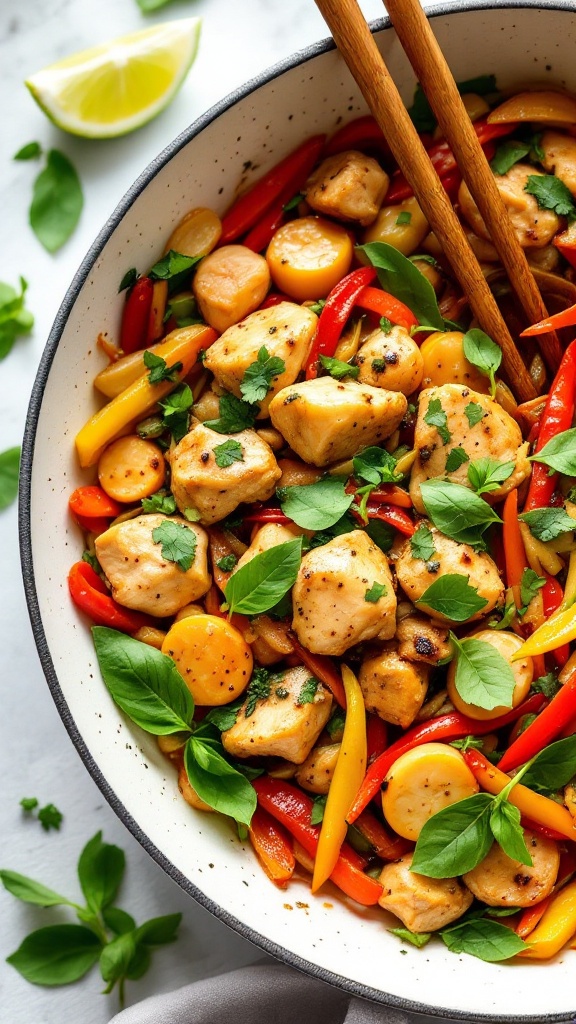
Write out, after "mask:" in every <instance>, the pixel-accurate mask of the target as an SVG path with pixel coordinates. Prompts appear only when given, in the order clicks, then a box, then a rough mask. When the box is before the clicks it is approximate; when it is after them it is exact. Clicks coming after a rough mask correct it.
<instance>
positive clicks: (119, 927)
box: [102, 907, 136, 935]
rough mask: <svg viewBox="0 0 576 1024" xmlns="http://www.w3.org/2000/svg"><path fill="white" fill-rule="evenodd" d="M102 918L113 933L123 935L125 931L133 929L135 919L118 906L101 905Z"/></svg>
mask: <svg viewBox="0 0 576 1024" xmlns="http://www.w3.org/2000/svg"><path fill="white" fill-rule="evenodd" d="M102 920H103V921H104V924H105V925H106V927H107V928H109V929H110V931H112V932H114V934H115V935H125V934H126V932H131V931H134V929H135V927H136V921H135V920H134V918H133V917H132V915H131V914H127V913H126V911H125V910H122V909H121V908H120V907H103V908H102Z"/></svg>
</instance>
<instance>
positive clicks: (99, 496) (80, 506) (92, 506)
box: [68, 484, 122, 519]
mask: <svg viewBox="0 0 576 1024" xmlns="http://www.w3.org/2000/svg"><path fill="white" fill-rule="evenodd" d="M68 504H69V506H70V511H71V512H73V513H74V514H75V515H79V516H88V518H89V519H93V518H98V517H100V516H103V517H105V518H110V519H115V518H116V516H119V515H120V513H121V511H122V505H120V503H119V502H117V501H114V498H110V497H109V495H108V494H106V491H104V490H103V489H102V488H101V487H98V486H97V485H96V484H89V485H88V486H86V487H77V488H76V490H75V491H73V492H72V494H71V495H70V498H69V501H68Z"/></svg>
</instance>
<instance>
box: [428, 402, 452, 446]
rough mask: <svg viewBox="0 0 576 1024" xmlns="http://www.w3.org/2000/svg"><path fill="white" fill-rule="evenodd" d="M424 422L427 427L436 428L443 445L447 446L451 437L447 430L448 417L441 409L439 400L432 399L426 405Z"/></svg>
mask: <svg viewBox="0 0 576 1024" xmlns="http://www.w3.org/2000/svg"><path fill="white" fill-rule="evenodd" d="M424 422H425V423H427V424H428V426H429V427H436V430H437V431H438V433H439V435H440V438H441V439H442V443H443V444H448V443H449V442H450V439H451V437H452V435H451V433H450V431H449V430H448V426H447V424H448V417H447V416H446V413H445V412H444V409H443V408H442V403H441V401H440V399H439V398H432V399H431V400H430V402H429V403H428V409H427V410H426V413H425V415H424Z"/></svg>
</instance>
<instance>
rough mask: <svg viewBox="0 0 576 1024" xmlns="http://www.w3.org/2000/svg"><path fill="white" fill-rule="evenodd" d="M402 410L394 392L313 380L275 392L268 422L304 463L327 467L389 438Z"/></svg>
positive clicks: (403, 403) (405, 404) (404, 405)
mask: <svg viewBox="0 0 576 1024" xmlns="http://www.w3.org/2000/svg"><path fill="white" fill-rule="evenodd" d="M407 408H408V402H407V401H406V398H405V397H404V395H402V394H400V393H399V392H396V391H385V390H384V389H383V388H373V387H371V385H369V384H358V383H357V382H356V381H347V380H342V381H337V380H334V379H333V378H332V377H317V378H316V379H315V380H305V381H303V382H302V383H301V384H292V385H291V386H290V387H287V388H283V390H282V391H279V392H278V394H277V395H275V397H274V398H273V399H272V401H271V403H270V418H271V420H272V423H273V424H274V426H275V427H276V429H277V430H279V431H280V433H281V434H282V436H283V437H285V438H286V441H287V442H288V444H289V445H290V447H291V448H292V449H293V450H294V451H295V452H296V454H297V455H299V456H300V458H301V459H304V462H309V463H311V464H312V465H313V466H329V465H330V463H331V462H338V461H339V460H340V459H349V458H351V456H352V455H356V454H357V453H358V452H359V451H362V449H363V448H368V447H369V446H370V445H373V444H379V443H380V442H381V441H383V440H385V438H387V437H390V435H391V434H393V433H394V431H395V430H396V428H397V427H398V426H399V424H400V422H401V420H402V417H403V416H404V413H405V412H406V409H407Z"/></svg>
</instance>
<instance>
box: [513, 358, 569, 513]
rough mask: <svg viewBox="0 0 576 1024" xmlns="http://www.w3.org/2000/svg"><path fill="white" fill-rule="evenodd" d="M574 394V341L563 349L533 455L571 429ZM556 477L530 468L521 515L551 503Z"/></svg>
mask: <svg viewBox="0 0 576 1024" xmlns="http://www.w3.org/2000/svg"><path fill="white" fill-rule="evenodd" d="M575 394H576V341H573V342H572V343H571V344H570V345H569V346H568V348H567V349H566V351H565V353H564V355H563V357H562V362H561V363H560V366H559V367H558V373H557V374H556V376H555V377H554V380H553V382H552V385H551V387H550V391H549V393H548V398H547V399H546V405H545V406H544V412H543V413H542V417H541V419H540V423H541V427H540V432H539V434H538V440H537V442H536V454H537V453H538V452H539V451H541V449H542V448H543V447H544V445H545V444H547V443H548V441H550V440H551V439H552V438H553V437H556V435H557V434H561V433H562V431H564V430H568V429H569V428H570V427H571V426H572V420H573V418H574V403H575ZM557 479H558V475H557V474H556V473H554V474H553V475H552V476H549V475H548V467H547V466H545V465H544V463H542V462H534V463H533V464H532V476H531V477H530V486H529V488H528V496H527V498H526V502H525V504H524V511H525V512H530V511H531V510H532V509H535V508H544V507H546V506H547V505H549V503H550V499H551V498H552V495H553V493H554V490H555V488H556V480H557Z"/></svg>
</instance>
